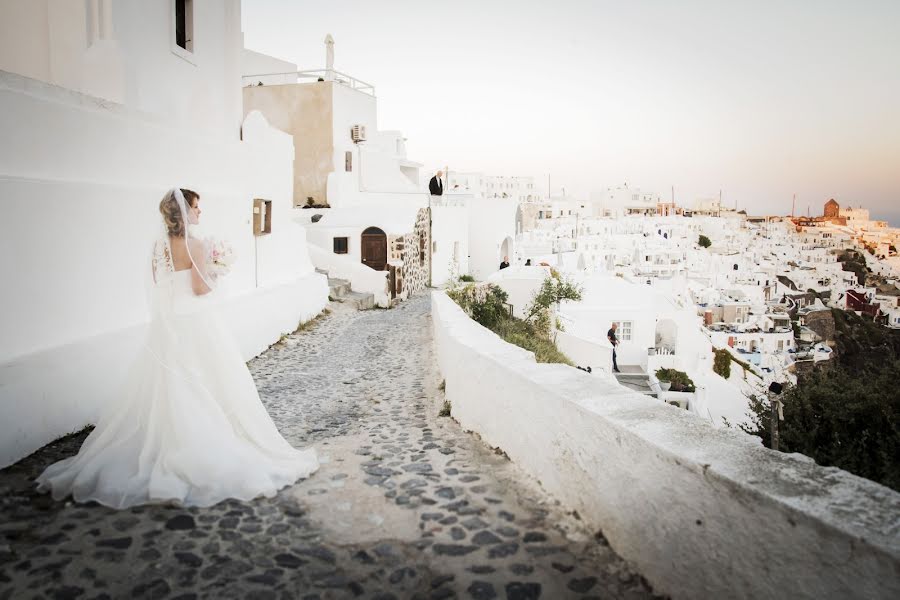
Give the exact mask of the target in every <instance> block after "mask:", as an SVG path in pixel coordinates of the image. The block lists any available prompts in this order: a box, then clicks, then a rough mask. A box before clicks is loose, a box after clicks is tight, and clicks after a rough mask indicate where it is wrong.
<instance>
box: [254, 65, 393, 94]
mask: <svg viewBox="0 0 900 600" xmlns="http://www.w3.org/2000/svg"><path fill="white" fill-rule="evenodd" d="M316 81H332V82H334V83H339V84H341V85H345V86H347V87H349V88H350V89H353V90H356V91H358V92H362V93H364V94H368V95H370V96H373V97H374V96H375V86H374V85H372V84H369V83H366V82H365V81H363V80H361V79H357V78H356V77H353V76H351V75H347V74H346V73H342V72H340V71H335V70H333V69H330V70H329V69H310V70H307V71H288V72H285V73H261V74H258V75H244V76H243V77H241V86H242V87H250V86H254V85H260V84H262V85H290V84H293V83H314V82H316Z"/></svg>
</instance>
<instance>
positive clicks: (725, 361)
mask: <svg viewBox="0 0 900 600" xmlns="http://www.w3.org/2000/svg"><path fill="white" fill-rule="evenodd" d="M713 354H715V358H714V359H713V371H714V372H715V373H716V374H717V375H719V376H720V377H722V378H723V379H728V378H729V377H731V352H729V351H728V350H726V349H724V348H721V349H715V350H713Z"/></svg>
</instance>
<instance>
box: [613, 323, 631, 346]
mask: <svg viewBox="0 0 900 600" xmlns="http://www.w3.org/2000/svg"><path fill="white" fill-rule="evenodd" d="M616 325H618V329H616V337H617V338H619V341H620V342H630V341H631V325H632V322H631V321H616Z"/></svg>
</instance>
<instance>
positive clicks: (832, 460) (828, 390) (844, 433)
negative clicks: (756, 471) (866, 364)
mask: <svg viewBox="0 0 900 600" xmlns="http://www.w3.org/2000/svg"><path fill="white" fill-rule="evenodd" d="M898 377H900V360H894V361H891V363H890V364H888V365H885V366H883V367H882V368H878V369H876V370H874V371H871V372H869V373H868V375H867V376H863V377H860V376H859V374H857V373H855V372H852V371H850V370H848V369H844V368H837V369H829V370H816V371H813V373H812V374H811V375H810V376H808V377H807V378H805V379H804V380H803V381H802V382H801V383H800V384H799V385H797V386H793V387H789V388H788V389H787V391H786V392H785V393H784V395H783V398H782V400H783V406H784V420H783V421H780V422H779V424H778V435H779V444H778V445H779V450H781V451H782V452H800V453H801V454H805V455H807V456H809V457H812V458H813V459H815V461H816V462H817V463H819V464H821V465H826V466H835V467H839V468H841V469H844V470H846V471H850V472H851V473H854V474H856V475H859V476H861V477H866V478H867V479H871V480H872V481H877V482H879V483H881V484H883V485H886V486H888V487H890V488H893V489H895V490H898V491H900V461H898V457H900V393H898V391H897V386H896V382H897V380H898V379H897V378H898ZM750 404H751V406H750V408H751V414H750V418H751V421H752V424H751V425H749V426H748V425H741V428H742V429H743V430H744V431H746V432H747V433H751V434H753V435H758V436H759V437H761V438H762V439H763V443H764V444H766V446H771V438H770V430H769V418H770V417H769V415H770V414H771V413H770V412H769V406H770V405H769V403H768V401H763V400H762V399H759V398H756V399H753V400H751V403H750Z"/></svg>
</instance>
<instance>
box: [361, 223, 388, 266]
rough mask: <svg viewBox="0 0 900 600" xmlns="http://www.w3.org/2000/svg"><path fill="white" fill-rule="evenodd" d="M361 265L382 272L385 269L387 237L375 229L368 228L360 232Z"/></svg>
mask: <svg viewBox="0 0 900 600" xmlns="http://www.w3.org/2000/svg"><path fill="white" fill-rule="evenodd" d="M359 247H360V254H361V255H362V264H364V265H366V266H367V267H370V268H372V269H375V270H376V271H384V270H385V269H386V268H387V235H385V233H384V232H383V231H382V230H380V229H378V228H377V227H369V228H368V229H366V230H365V231H363V232H362V243H361V244H360V246H359Z"/></svg>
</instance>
